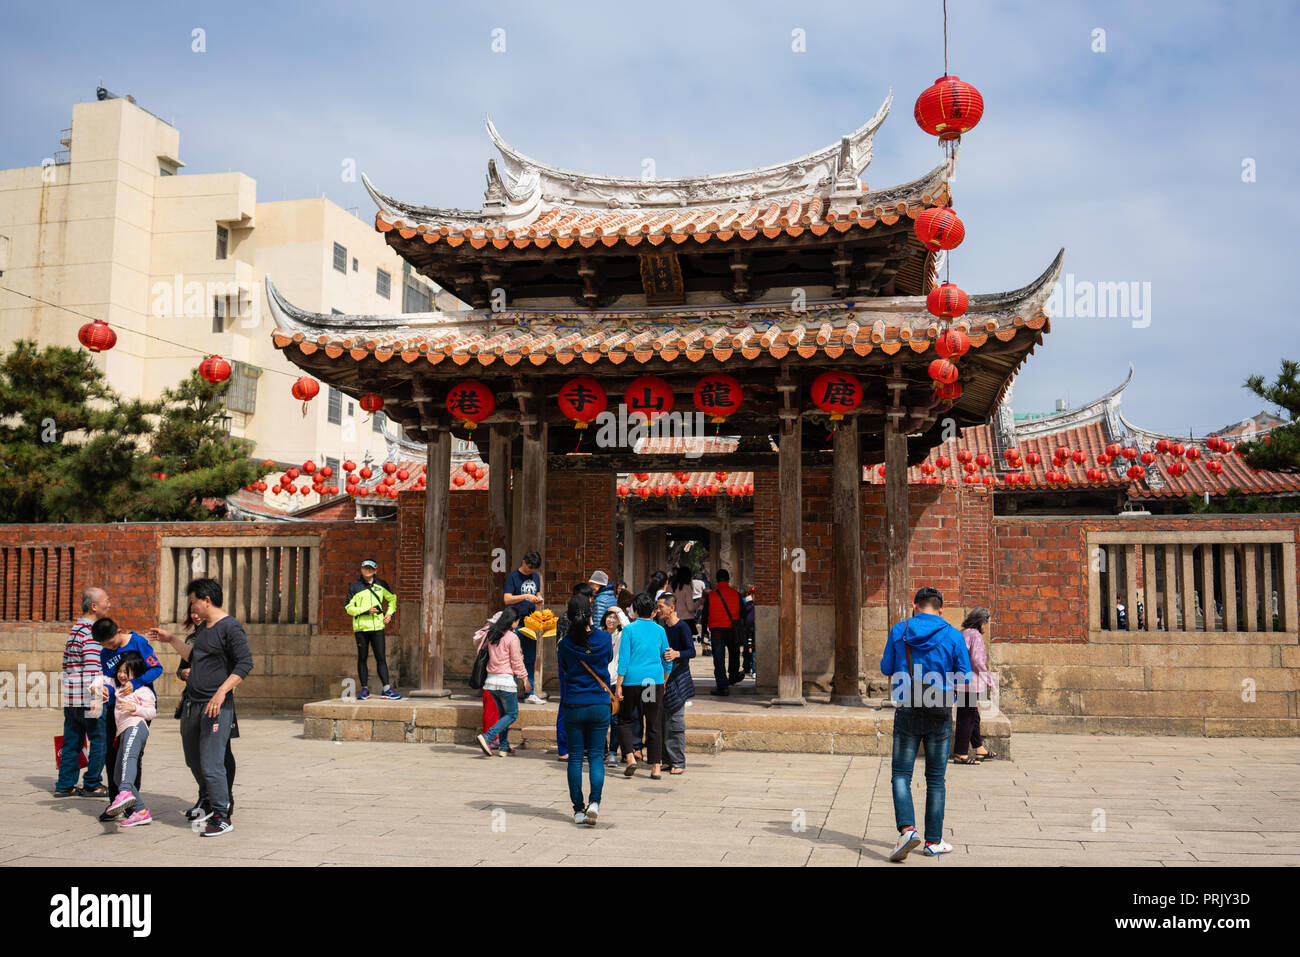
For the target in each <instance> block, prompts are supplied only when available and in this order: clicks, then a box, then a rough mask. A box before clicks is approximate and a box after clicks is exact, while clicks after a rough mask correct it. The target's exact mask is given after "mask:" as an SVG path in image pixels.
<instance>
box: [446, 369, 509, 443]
mask: <svg viewBox="0 0 1300 957" xmlns="http://www.w3.org/2000/svg"><path fill="white" fill-rule="evenodd" d="M496 407H497V400H496V397H495V396H494V395H493V394H492V390H491V389H489V388H488V387H487V386H485V385H484V384H483V383H482V382H479V381H478V380H477V379H469V380H467V381H465V382H459V383H457V384H456V385H454V386H452V388H451V391H450V392H448V393H447V411H448V412H450V413H451V414H452V415H453V416H455V417H456V418H458V419H460V420H461V421H462V422H464V423H465V428H466V429H469V430H470V431H473V430H474V428H475V427H477V426H478V424H479V423H480V422H482V421H483V420H484V419H486V418H487V417H488V416H489V415H491V414H492V413H493V412H495V411H496Z"/></svg>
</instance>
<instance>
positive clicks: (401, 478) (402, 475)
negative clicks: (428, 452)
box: [397, 469, 411, 482]
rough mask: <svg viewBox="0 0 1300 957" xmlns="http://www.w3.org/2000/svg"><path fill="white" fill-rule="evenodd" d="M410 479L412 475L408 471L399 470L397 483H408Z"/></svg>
mask: <svg viewBox="0 0 1300 957" xmlns="http://www.w3.org/2000/svg"><path fill="white" fill-rule="evenodd" d="M410 477H411V473H410V472H408V471H407V470H406V469H398V470H397V481H399V482H405V481H406V480H407V479H409V478H410Z"/></svg>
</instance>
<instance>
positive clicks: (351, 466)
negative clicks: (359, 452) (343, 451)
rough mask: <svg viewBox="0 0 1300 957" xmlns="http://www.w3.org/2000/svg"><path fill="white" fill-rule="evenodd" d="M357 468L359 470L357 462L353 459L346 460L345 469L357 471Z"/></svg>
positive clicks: (346, 470)
mask: <svg viewBox="0 0 1300 957" xmlns="http://www.w3.org/2000/svg"><path fill="white" fill-rule="evenodd" d="M356 470H357V463H356V462H353V461H352V460H351V459H348V460H347V461H346V462H344V463H343V471H345V472H355V471H356Z"/></svg>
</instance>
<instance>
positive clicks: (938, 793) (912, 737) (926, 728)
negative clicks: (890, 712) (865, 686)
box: [890, 708, 952, 843]
mask: <svg viewBox="0 0 1300 957" xmlns="http://www.w3.org/2000/svg"><path fill="white" fill-rule="evenodd" d="M951 739H952V712H950V711H948V710H946V709H925V708H898V709H896V710H895V711H894V756H893V759H892V760H891V762H890V768H891V771H892V772H893V777H892V782H893V790H894V823H895V824H896V825H898V827H899V828H904V827H914V826H915V825H916V811H915V810H914V809H913V807H912V768H913V767H914V766H915V764H916V752H917V749H918V748H919V747H921V746H924V748H925V839H926V841H927V842H929V843H938V842H939V841H941V840H942V839H943V803H944V797H945V792H944V774H945V772H946V771H947V769H948V751H949V742H950V740H951Z"/></svg>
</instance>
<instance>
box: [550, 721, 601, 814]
mask: <svg viewBox="0 0 1300 957" xmlns="http://www.w3.org/2000/svg"><path fill="white" fill-rule="evenodd" d="M560 710H561V711H562V712H564V734H565V736H566V737H567V738H568V741H569V800H570V801H572V802H573V810H574V813H577V812H578V811H581V810H582V809H583V808H585V807H586V806H587V805H586V804H584V803H583V801H582V757H583V755H584V754H585V755H586V756H587V766H588V769H589V772H588V773H589V774H590V776H591V803H592V804H599V803H600V796H601V794H602V793H603V792H604V790H605V735H606V733H607V732H608V731H609V717H610V713H609V705H607V704H585V705H577V706H575V707H572V708H564V707H562V708H560Z"/></svg>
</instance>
